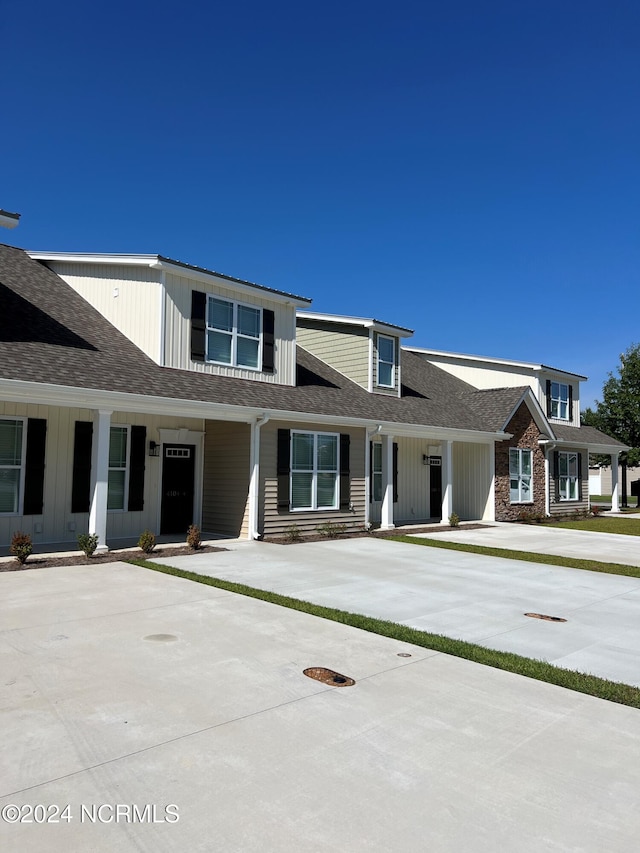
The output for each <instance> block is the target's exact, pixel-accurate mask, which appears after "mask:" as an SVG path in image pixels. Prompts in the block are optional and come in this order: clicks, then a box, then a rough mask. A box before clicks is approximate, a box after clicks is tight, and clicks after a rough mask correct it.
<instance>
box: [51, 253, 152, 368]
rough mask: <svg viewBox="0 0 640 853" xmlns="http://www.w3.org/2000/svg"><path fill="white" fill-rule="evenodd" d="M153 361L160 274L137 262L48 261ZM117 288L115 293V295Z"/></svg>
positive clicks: (55, 270)
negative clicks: (81, 262) (80, 262)
mask: <svg viewBox="0 0 640 853" xmlns="http://www.w3.org/2000/svg"><path fill="white" fill-rule="evenodd" d="M48 266H49V267H51V269H52V270H53V271H54V272H56V273H57V274H58V275H59V276H60V277H61V278H62V279H64V281H66V282H67V284H69V285H70V286H71V287H72V288H73V289H74V290H75V291H77V293H79V294H80V296H82V297H83V299H86V300H87V302H89V304H90V305H93V307H94V308H96V309H97V310H98V311H99V312H100V313H101V314H102V316H103V317H106V319H107V320H108V321H109V322H110V323H112V324H113V325H114V326H115V327H116V328H117V329H119V330H120V331H121V332H122V333H123V334H124V335H126V336H127V337H128V338H129V339H130V340H131V341H133V343H134V344H135V345H136V346H138V347H140V349H141V350H142V351H143V352H144V353H146V354H147V355H148V356H149V357H150V358H152V359H153V360H154V361H156V362H157V361H158V356H159V352H160V323H161V318H160V284H159V282H160V274H159V272H158V271H157V270H152V269H149V268H148V267H139V266H135V267H134V266H120V265H114V264H71V263H66V262H63V261H55V262H51V263H49V264H48ZM116 290H117V293H118V295H117V296H114V292H115V291H116Z"/></svg>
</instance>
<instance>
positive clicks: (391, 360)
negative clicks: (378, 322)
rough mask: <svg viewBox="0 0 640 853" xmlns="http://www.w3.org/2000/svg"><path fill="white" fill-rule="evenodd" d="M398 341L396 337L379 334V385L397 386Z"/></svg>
mask: <svg viewBox="0 0 640 853" xmlns="http://www.w3.org/2000/svg"><path fill="white" fill-rule="evenodd" d="M395 368H396V342H395V339H394V338H388V337H386V336H385V335H378V385H380V386H381V387H382V388H393V387H394V386H395V372H396V370H395Z"/></svg>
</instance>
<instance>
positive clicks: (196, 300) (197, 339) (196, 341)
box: [191, 290, 207, 361]
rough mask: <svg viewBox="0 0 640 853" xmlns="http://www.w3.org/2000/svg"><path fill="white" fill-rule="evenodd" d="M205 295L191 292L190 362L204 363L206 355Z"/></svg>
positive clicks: (196, 291) (194, 291)
mask: <svg viewBox="0 0 640 853" xmlns="http://www.w3.org/2000/svg"><path fill="white" fill-rule="evenodd" d="M206 311H207V294H206V293H201V292H200V291H199V290H192V291H191V360H192V361H204V359H205V353H206V340H205V315H206Z"/></svg>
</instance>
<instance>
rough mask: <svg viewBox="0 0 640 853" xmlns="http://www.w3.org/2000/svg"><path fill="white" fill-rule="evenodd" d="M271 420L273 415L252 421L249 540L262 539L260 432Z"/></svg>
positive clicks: (262, 416) (261, 416)
mask: <svg viewBox="0 0 640 853" xmlns="http://www.w3.org/2000/svg"><path fill="white" fill-rule="evenodd" d="M270 420H271V415H267V414H264V415H260V416H259V417H257V418H256V419H255V421H251V448H250V460H249V467H250V469H251V480H250V482H249V539H260V536H261V534H260V531H259V529H258V520H259V509H260V430H261V429H262V427H263V426H264V425H265V424H266V423H268V422H269V421H270Z"/></svg>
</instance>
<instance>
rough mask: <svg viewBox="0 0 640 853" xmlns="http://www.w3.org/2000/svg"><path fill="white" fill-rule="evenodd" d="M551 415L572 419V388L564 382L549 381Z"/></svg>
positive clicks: (561, 418) (566, 419)
mask: <svg viewBox="0 0 640 853" xmlns="http://www.w3.org/2000/svg"><path fill="white" fill-rule="evenodd" d="M548 410H549V415H550V416H551V417H552V418H558V419H559V420H563V421H568V420H571V389H570V387H569V385H567V384H565V383H564V382H550V383H549V404H548Z"/></svg>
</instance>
